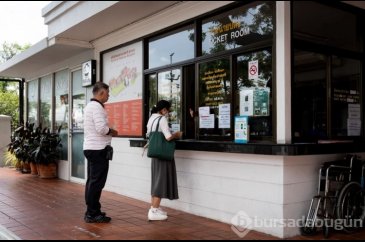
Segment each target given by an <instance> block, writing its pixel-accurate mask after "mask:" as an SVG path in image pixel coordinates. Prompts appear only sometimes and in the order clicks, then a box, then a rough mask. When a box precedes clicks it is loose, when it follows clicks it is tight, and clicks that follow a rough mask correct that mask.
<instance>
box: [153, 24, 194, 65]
mask: <svg viewBox="0 0 365 242" xmlns="http://www.w3.org/2000/svg"><path fill="white" fill-rule="evenodd" d="M148 48H149V55H148V60H149V64H148V66H149V68H155V67H159V66H164V65H169V64H173V63H176V62H179V61H184V60H188V59H191V58H194V29H193V27H192V26H189V27H187V28H184V29H183V30H181V29H180V30H177V31H176V32H174V33H172V34H171V33H170V34H168V35H167V36H165V37H162V38H159V39H157V40H150V42H149V46H148ZM171 53H174V58H173V60H172V59H171V58H170V55H171Z"/></svg>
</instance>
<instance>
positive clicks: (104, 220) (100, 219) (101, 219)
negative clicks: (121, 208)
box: [84, 215, 112, 223]
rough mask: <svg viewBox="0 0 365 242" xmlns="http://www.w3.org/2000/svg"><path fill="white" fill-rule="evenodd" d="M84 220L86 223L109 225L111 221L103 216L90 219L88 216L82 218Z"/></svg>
mask: <svg viewBox="0 0 365 242" xmlns="http://www.w3.org/2000/svg"><path fill="white" fill-rule="evenodd" d="M84 220H85V222H86V223H109V222H110V220H112V218H111V217H107V216H103V215H97V216H95V217H92V216H90V215H86V216H85V217H84Z"/></svg>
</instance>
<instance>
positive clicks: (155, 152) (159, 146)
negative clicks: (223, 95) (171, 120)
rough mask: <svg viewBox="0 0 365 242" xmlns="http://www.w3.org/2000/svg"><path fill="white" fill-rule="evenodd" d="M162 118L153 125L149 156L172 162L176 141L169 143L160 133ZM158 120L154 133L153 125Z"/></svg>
mask: <svg viewBox="0 0 365 242" xmlns="http://www.w3.org/2000/svg"><path fill="white" fill-rule="evenodd" d="M161 118H162V117H159V118H156V119H155V120H154V121H153V123H152V126H151V132H150V138H149V145H148V152H147V156H148V157H150V158H157V159H159V160H166V161H172V160H173V159H174V153H175V141H167V140H166V138H165V135H164V134H163V133H162V132H159V131H158V128H159V127H160V121H161ZM157 119H158V123H157V126H156V130H155V131H152V127H153V124H154V123H155V121H156V120H157Z"/></svg>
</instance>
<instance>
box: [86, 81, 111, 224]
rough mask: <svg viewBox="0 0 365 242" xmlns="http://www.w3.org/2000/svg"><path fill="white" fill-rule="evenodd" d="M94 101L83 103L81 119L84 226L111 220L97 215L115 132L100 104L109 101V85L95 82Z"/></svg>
mask: <svg viewBox="0 0 365 242" xmlns="http://www.w3.org/2000/svg"><path fill="white" fill-rule="evenodd" d="M93 95H94V98H92V99H91V101H90V102H89V103H88V104H87V106H86V108H85V116H84V131H85V134H84V155H85V157H86V159H87V181H86V187H85V201H86V205H87V210H86V213H85V217H84V220H85V222H86V223H109V222H110V220H111V218H110V217H107V216H106V214H105V212H101V204H100V197H101V192H102V190H103V188H104V186H105V182H106V179H107V176H108V171H109V158H108V157H107V152H108V151H107V149H108V148H107V147H108V146H110V144H111V140H112V136H117V135H118V132H117V131H116V130H114V129H112V128H109V124H108V117H107V113H106V111H105V109H104V103H106V102H107V101H108V99H109V86H108V85H107V84H105V83H102V82H97V83H96V84H95V86H94V88H93Z"/></svg>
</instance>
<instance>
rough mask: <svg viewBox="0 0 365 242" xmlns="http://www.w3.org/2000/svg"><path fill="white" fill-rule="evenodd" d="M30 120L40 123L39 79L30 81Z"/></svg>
mask: <svg viewBox="0 0 365 242" xmlns="http://www.w3.org/2000/svg"><path fill="white" fill-rule="evenodd" d="M27 85H28V121H29V122H30V123H35V124H36V125H38V80H34V81H30V82H28V84H27Z"/></svg>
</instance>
